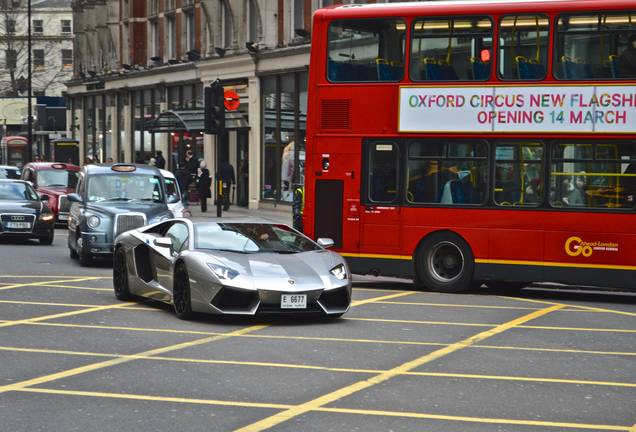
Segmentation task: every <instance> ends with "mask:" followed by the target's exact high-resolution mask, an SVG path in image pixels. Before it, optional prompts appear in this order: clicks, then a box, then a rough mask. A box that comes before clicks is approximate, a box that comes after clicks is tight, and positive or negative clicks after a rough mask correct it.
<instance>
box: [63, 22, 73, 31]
mask: <svg viewBox="0 0 636 432" xmlns="http://www.w3.org/2000/svg"><path fill="white" fill-rule="evenodd" d="M61 24H62V33H72V32H73V29H72V28H71V20H62V21H61Z"/></svg>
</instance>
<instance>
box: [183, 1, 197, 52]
mask: <svg viewBox="0 0 636 432" xmlns="http://www.w3.org/2000/svg"><path fill="white" fill-rule="evenodd" d="M184 15H185V27H186V51H190V50H193V49H194V43H195V24H194V11H193V10H190V11H188V12H185V11H184Z"/></svg>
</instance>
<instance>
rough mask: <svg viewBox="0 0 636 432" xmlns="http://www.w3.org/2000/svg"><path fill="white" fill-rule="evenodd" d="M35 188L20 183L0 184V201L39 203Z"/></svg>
mask: <svg viewBox="0 0 636 432" xmlns="http://www.w3.org/2000/svg"><path fill="white" fill-rule="evenodd" d="M38 199H39V197H38V194H36V193H35V190H33V188H32V187H31V186H30V185H28V184H26V183H20V182H15V183H14V182H0V201H37V200H38Z"/></svg>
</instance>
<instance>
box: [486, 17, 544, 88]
mask: <svg viewBox="0 0 636 432" xmlns="http://www.w3.org/2000/svg"><path fill="white" fill-rule="evenodd" d="M548 29H549V21H548V18H547V17H545V16H543V15H512V16H506V17H504V18H503V19H502V20H501V22H500V24H499V64H498V67H499V70H498V71H497V72H498V74H499V77H501V78H502V79H506V80H542V79H544V78H545V77H546V71H547V69H548V68H547V65H548V41H549V37H548Z"/></svg>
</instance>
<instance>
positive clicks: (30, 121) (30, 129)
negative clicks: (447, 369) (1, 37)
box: [26, 0, 33, 162]
mask: <svg viewBox="0 0 636 432" xmlns="http://www.w3.org/2000/svg"><path fill="white" fill-rule="evenodd" d="M31 43H32V41H31V0H27V51H28V55H27V63H28V64H27V71H28V73H27V80H28V89H27V98H28V102H27V103H28V107H29V108H28V112H27V116H28V118H27V123H28V126H27V127H28V131H27V134H28V135H27V140H28V144H27V160H26V162H31V160H32V159H33V107H32V106H31V97H32V96H33V89H32V87H31V83H32V80H33V76H32V71H31V69H32V68H31Z"/></svg>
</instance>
